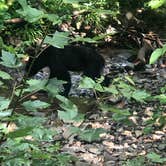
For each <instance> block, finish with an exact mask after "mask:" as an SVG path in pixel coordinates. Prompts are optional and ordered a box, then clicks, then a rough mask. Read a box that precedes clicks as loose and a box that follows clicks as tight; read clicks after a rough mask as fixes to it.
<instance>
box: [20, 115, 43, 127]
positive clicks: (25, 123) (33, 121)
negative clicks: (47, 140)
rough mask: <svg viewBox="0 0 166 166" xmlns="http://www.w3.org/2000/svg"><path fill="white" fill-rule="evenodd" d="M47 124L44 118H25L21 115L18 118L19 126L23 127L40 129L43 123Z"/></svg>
mask: <svg viewBox="0 0 166 166" xmlns="http://www.w3.org/2000/svg"><path fill="white" fill-rule="evenodd" d="M45 122H46V119H45V118H44V117H31V116H25V115H20V114H19V116H18V117H17V124H18V126H21V127H24V128H25V127H29V126H32V127H36V128H39V127H40V126H41V125H42V124H43V123H45Z"/></svg>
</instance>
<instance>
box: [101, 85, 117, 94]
mask: <svg viewBox="0 0 166 166" xmlns="http://www.w3.org/2000/svg"><path fill="white" fill-rule="evenodd" d="M104 90H105V92H109V93H112V94H114V95H118V94H119V92H118V90H117V88H116V86H115V85H111V86H109V87H104Z"/></svg>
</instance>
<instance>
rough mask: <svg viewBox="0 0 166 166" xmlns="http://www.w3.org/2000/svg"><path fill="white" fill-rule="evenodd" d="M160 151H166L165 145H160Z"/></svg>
mask: <svg viewBox="0 0 166 166" xmlns="http://www.w3.org/2000/svg"><path fill="white" fill-rule="evenodd" d="M158 149H159V150H164V149H165V150H166V145H165V144H160V145H159V146H158Z"/></svg>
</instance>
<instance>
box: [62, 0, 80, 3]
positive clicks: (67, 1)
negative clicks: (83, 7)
mask: <svg viewBox="0 0 166 166" xmlns="http://www.w3.org/2000/svg"><path fill="white" fill-rule="evenodd" d="M79 2H82V0H63V3H69V4H74V3H76V4H78V3H79Z"/></svg>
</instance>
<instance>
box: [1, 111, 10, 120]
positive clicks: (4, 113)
mask: <svg viewBox="0 0 166 166" xmlns="http://www.w3.org/2000/svg"><path fill="white" fill-rule="evenodd" d="M11 114H12V109H9V110H6V111H0V118H3V117H7V116H11Z"/></svg>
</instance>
